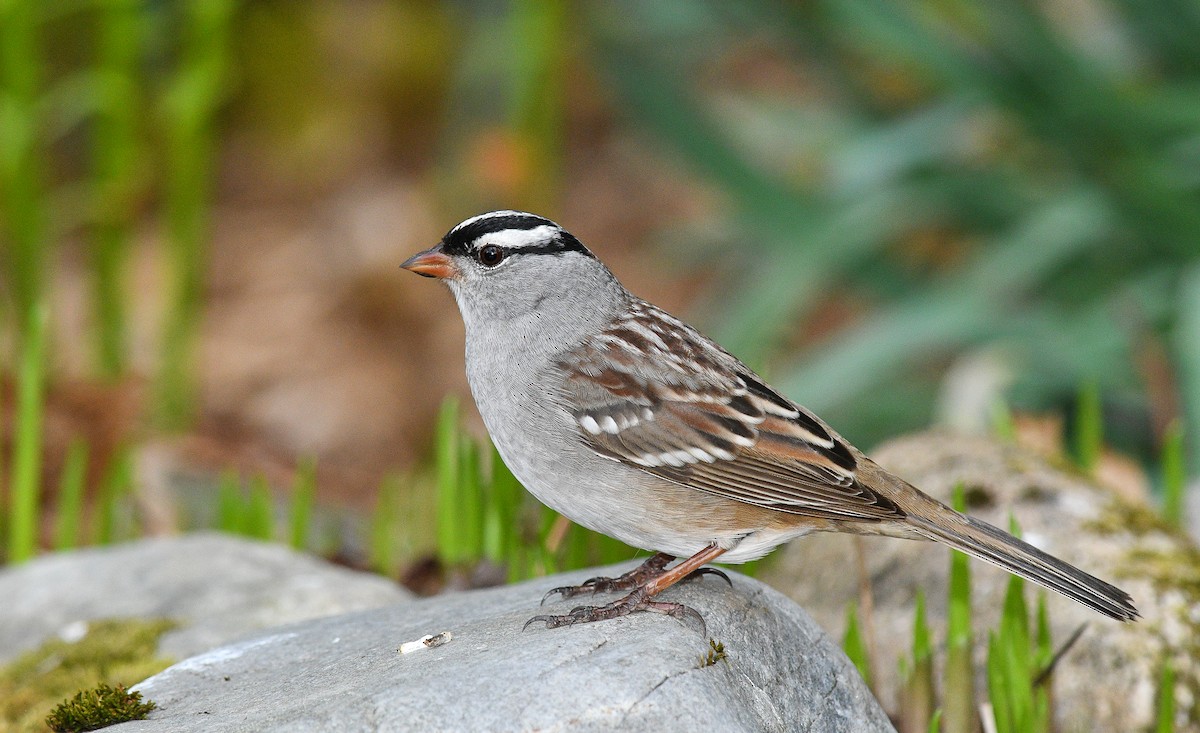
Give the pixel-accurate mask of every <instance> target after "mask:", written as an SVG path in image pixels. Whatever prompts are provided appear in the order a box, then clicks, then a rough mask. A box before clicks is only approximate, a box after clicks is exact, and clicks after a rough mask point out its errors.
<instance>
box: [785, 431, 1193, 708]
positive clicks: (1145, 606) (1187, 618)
mask: <svg viewBox="0 0 1200 733" xmlns="http://www.w3.org/2000/svg"><path fill="white" fill-rule="evenodd" d="M875 458H876V460H878V461H879V463H881V464H882V465H884V466H885V467H887V468H888V469H889V470H892V471H894V472H896V473H897V474H899V475H900V476H903V477H904V478H905V479H907V480H909V481H911V482H912V483H913V484H915V485H916V486H919V487H920V488H921V489H923V490H924V491H926V492H928V493H929V494H932V495H933V496H936V497H938V498H940V499H943V500H948V499H949V497H950V494H951V492H952V490H953V487H954V486H955V485H956V484H957V483H959V482H962V483H963V484H964V486H965V489H966V495H967V498H968V503H969V504H970V506H968V512H969V513H971V514H974V515H976V516H979V517H981V518H983V519H986V520H987V521H989V522H992V523H993V524H996V525H998V526H1001V527H1007V526H1008V516H1009V514H1010V512H1011V514H1012V515H1013V516H1015V517H1016V518H1017V520H1018V523H1019V524H1020V526H1021V528H1022V530H1023V534H1024V536H1025V539H1027V540H1029V541H1030V542H1032V543H1033V544H1035V545H1037V546H1038V547H1041V548H1042V549H1044V550H1046V551H1048V552H1050V553H1052V554H1054V555H1057V556H1059V557H1061V558H1063V559H1064V560H1066V561H1068V562H1070V563H1073V564H1075V565H1077V566H1079V567H1081V568H1083V569H1084V570H1087V571H1088V572H1090V573H1092V574H1093V575H1096V576H1099V577H1100V578H1103V579H1105V580H1108V581H1109V582H1112V583H1114V584H1116V585H1118V586H1119V587H1121V588H1123V589H1125V590H1126V591H1128V592H1129V593H1130V594H1131V595H1132V596H1133V599H1134V603H1135V604H1136V606H1137V608H1138V610H1139V611H1140V612H1141V613H1142V616H1143V618H1142V619H1141V620H1140V621H1138V622H1137V623H1130V624H1122V623H1120V622H1117V621H1112V620H1110V619H1106V618H1104V617H1102V616H1100V615H1098V614H1096V613H1093V612H1092V611H1090V610H1088V609H1087V608H1084V607H1083V606H1080V605H1079V604H1077V603H1074V602H1072V601H1070V600H1067V599H1065V598H1063V597H1061V596H1059V595H1058V594H1056V593H1051V592H1049V591H1047V592H1046V596H1047V604H1048V611H1049V618H1050V622H1051V627H1052V632H1053V638H1054V640H1055V643H1056V644H1061V643H1063V642H1064V641H1065V640H1066V639H1067V638H1068V637H1069V636H1070V635H1071V634H1072V633H1073V632H1074V631H1075V630H1076V629H1077V628H1079V626H1080V625H1082V624H1087V628H1086V630H1085V632H1084V634H1083V636H1082V637H1081V638H1080V640H1079V642H1078V643H1077V644H1076V645H1075V646H1074V647H1073V648H1072V650H1071V651H1070V653H1068V654H1067V655H1066V656H1065V657H1064V658H1063V659H1062V661H1061V662H1060V663H1059V665H1058V667H1057V668H1056V671H1055V674H1054V678H1053V681H1054V695H1053V697H1054V704H1055V710H1056V719H1057V722H1058V724H1059V725H1058V727H1059V729H1060V730H1104V731H1109V730H1111V731H1117V730H1147V729H1150V728H1152V727H1153V726H1152V721H1153V720H1154V715H1155V708H1154V700H1155V694H1156V692H1157V689H1158V679H1159V673H1160V671H1161V669H1162V665H1163V662H1164V660H1166V659H1168V658H1169V659H1171V660H1172V662H1173V664H1174V667H1175V670H1176V688H1175V697H1176V709H1177V710H1178V711H1179V718H1178V720H1177V721H1176V722H1177V724H1178V725H1179V726H1180V727H1179V728H1178V729H1179V730H1184V729H1188V730H1194V729H1196V727H1197V726H1198V725H1200V695H1198V694H1197V692H1198V691H1200V551H1198V550H1197V549H1196V546H1195V545H1194V544H1192V543H1191V542H1190V541H1189V539H1188V538H1187V537H1186V536H1185V535H1184V534H1182V533H1179V532H1172V531H1170V530H1169V529H1167V528H1166V527H1164V526H1163V524H1162V522H1161V521H1159V520H1158V518H1157V515H1156V514H1155V513H1154V512H1153V510H1151V509H1150V508H1148V507H1146V506H1144V505H1139V504H1134V503H1130V502H1128V501H1126V500H1122V499H1120V498H1118V497H1117V496H1115V495H1114V494H1113V493H1112V492H1110V491H1107V490H1104V489H1102V488H1099V487H1097V486H1096V485H1095V484H1094V483H1092V482H1091V481H1089V480H1087V479H1086V478H1084V477H1082V476H1080V475H1078V474H1076V473H1073V472H1070V471H1069V470H1065V469H1064V468H1056V467H1055V466H1053V465H1051V464H1050V463H1049V462H1048V461H1047V460H1046V459H1044V458H1041V457H1039V456H1037V455H1035V454H1033V453H1031V452H1029V451H1027V450H1023V449H1021V448H1018V447H1016V446H1013V445H1008V444H1002V443H997V442H995V441H992V440H988V439H985V438H975V437H962V436H954V435H950V434H941V433H929V434H922V435H916V436H912V437H908V438H904V439H900V440H896V441H893V442H891V443H889V444H887V445H886V446H883V447H881V448H880V450H879V451H877V454H876V456H875ZM856 545H857V546H856ZM860 548H861V552H862V557H863V559H864V561H865V566H866V570H867V574H868V575H869V577H870V581H871V587H872V593H873V598H874V606H875V608H874V615H873V616H874V617H873V624H872V626H873V637H874V639H875V641H876V643H875V648H876V652H877V653H876V656H875V660H874V661H875V665H874V669H873V673H874V682H875V687H876V690H875V692H876V694H877V695H878V696H879V698H880V700H881V701H882V702H883V703H884V705H885V706H886V707H888V708H889V709H893V710H894V709H895V707H894V706H895V696H894V692H895V689H896V680H895V670H896V668H897V658H898V657H899V656H900V655H902V654H904V653H905V652H906V651H907V650H908V649H909V648H911V643H912V623H913V609H914V600H915V593H916V591H917V589H918V588H924V590H925V592H926V595H927V598H928V599H929V606H928V611H929V620H930V622H931V625H932V626H933V628H934V642H935V647H936V646H937V644H938V643H939V642H940V643H944V639H945V610H946V593H947V575H948V570H949V564H950V563H949V555H948V551H947V550H946V549H944V548H942V547H938V546H935V545H934V544H933V543H928V542H913V541H906V540H897V539H891V538H885V537H850V536H846V535H813V536H811V537H807V538H804V539H802V540H800V541H798V542H794V543H792V544H791V545H790V546H788V547H787V548H786V549H784V550H783V551H781V552H780V553H779V555H778V557H776V558H775V559H774V561H773V562H772V563H769V564H768V565H767V567H766V568H765V569H764V571H763V573H762V575H761V577H762V579H763V580H764V581H765V582H767V583H770V584H771V585H772V586H773V587H775V588H778V589H780V590H781V591H783V592H784V593H786V594H787V595H788V596H789V597H791V598H792V599H794V600H795V601H797V602H798V603H799V604H800V605H802V606H803V607H804V608H805V610H807V611H808V612H810V613H811V614H812V615H813V617H814V618H815V619H816V620H817V621H818V622H819V623H820V624H821V625H822V626H823V627H824V628H826V629H828V630H829V631H830V633H832V634H833V635H834V636H835V637H836V638H840V637H841V634H842V633H843V629H844V623H845V611H846V606H847V604H848V603H850V602H852V601H856V600H857V599H858V580H859V577H858V573H857V572H856V571H855V566H856V557H857V555H858V552H859V551H860ZM970 567H971V576H972V577H971V579H972V590H973V593H974V594H973V597H972V601H973V603H972V605H973V613H974V617H975V628H976V630H977V631H978V632H980V633H979V634H978V635H977V637H976V645H975V659H976V663H977V664H976V669H977V670H980V676H979V679H978V680H977V682H976V695H977V697H979V698H980V699H982V698H983V696H984V692H983V691H984V690H985V689H986V688H985V687H984V686H983V679H984V678H983V675H982V670H983V662H984V660H985V659H986V642H987V638H986V631H987V630H988V629H994V628H996V625H997V621H998V619H999V615H1000V610H1001V608H1002V604H1003V597H1004V592H1005V589H1006V587H1007V583H1008V577H1009V576H1008V575H1007V574H1006V573H1004V572H1002V571H1000V570H998V569H996V568H993V567H992V566H990V565H987V564H985V563H982V562H976V561H972V562H971V566H970ZM1035 588H1036V586H1034V585H1033V584H1026V597H1027V598H1029V599H1031V600H1032V599H1033V598H1034V597H1035V596H1034V591H1033V589H1035ZM1031 606H1032V604H1031ZM943 648H944V647H943Z"/></svg>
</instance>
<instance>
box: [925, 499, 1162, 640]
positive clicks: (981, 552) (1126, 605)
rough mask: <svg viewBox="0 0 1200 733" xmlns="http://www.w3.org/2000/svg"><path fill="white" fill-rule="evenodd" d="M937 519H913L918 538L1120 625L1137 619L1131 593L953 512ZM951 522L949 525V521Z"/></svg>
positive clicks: (1003, 532)
mask: <svg viewBox="0 0 1200 733" xmlns="http://www.w3.org/2000/svg"><path fill="white" fill-rule="evenodd" d="M941 509H943V511H944V512H945V513H942V512H939V514H940V516H938V518H937V520H936V521H935V520H931V519H926V518H924V517H921V516H918V515H914V514H909V516H908V521H909V522H910V523H911V524H912V526H913V528H914V529H915V530H916V531H917V532H919V533H920V534H923V535H925V536H926V537H928V538H929V539H932V540H937V541H940V542H944V543H945V544H947V545H950V546H951V547H953V548H955V549H956V550H961V551H963V552H965V553H967V554H968V555H971V556H973V557H976V558H979V559H980V560H984V561H986V562H990V563H992V564H993V565H998V566H999V567H1001V568H1003V569H1004V570H1007V571H1008V572H1010V573H1012V574H1014V575H1019V576H1021V577H1022V578H1025V579H1026V580H1030V581H1032V582H1034V583H1038V584H1040V585H1043V586H1045V587H1046V588H1049V589H1050V590H1053V591H1056V592H1058V593H1061V594H1063V595H1064V596H1066V597H1067V598H1070V599H1072V600H1075V601H1078V602H1079V603H1082V604H1083V605H1085V606H1087V607H1088V608H1091V609H1093V610H1095V611H1098V612H1100V613H1102V614H1104V615H1105V616H1108V617H1110V618H1115V619H1117V620H1119V621H1133V620H1134V619H1136V618H1138V617H1139V614H1138V612H1137V609H1136V608H1134V606H1133V599H1132V598H1131V597H1130V596H1129V594H1128V593H1126V592H1125V591H1123V590H1121V589H1120V588H1117V587H1116V586H1113V585H1110V584H1108V583H1105V582H1104V581H1103V580H1100V579H1099V578H1096V577H1094V576H1092V575H1089V574H1087V573H1085V572H1083V571H1082V570H1080V569H1079V568H1077V567H1074V566H1073V565H1069V564H1067V563H1065V562H1063V561H1062V560H1059V559H1058V558H1056V557H1053V556H1052V555H1049V554H1047V553H1045V552H1042V551H1041V550H1039V549H1037V548H1036V547H1034V546H1033V545H1031V544H1029V543H1028V542H1025V541H1023V540H1020V539H1018V538H1016V537H1013V536H1012V535H1011V534H1009V533H1007V532H1005V531H1003V530H1000V529H998V528H996V527H993V526H992V525H990V524H988V523H987V522H981V521H979V520H977V519H973V518H971V517H968V516H966V515H964V514H959V513H958V512H954V511H953V510H952V509H950V508H949V507H941ZM947 520H949V521H947Z"/></svg>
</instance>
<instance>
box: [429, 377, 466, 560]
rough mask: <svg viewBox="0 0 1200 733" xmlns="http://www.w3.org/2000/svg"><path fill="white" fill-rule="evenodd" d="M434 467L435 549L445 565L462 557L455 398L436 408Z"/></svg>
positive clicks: (463, 550)
mask: <svg viewBox="0 0 1200 733" xmlns="http://www.w3.org/2000/svg"><path fill="white" fill-rule="evenodd" d="M433 450H434V470H435V471H436V474H437V552H438V558H439V559H440V560H441V561H442V562H443V563H445V564H447V565H456V564H458V563H460V562H462V561H463V560H465V559H466V558H465V555H466V552H465V547H464V544H463V537H462V523H461V519H460V517H461V514H460V512H461V511H462V506H461V502H462V499H461V491H460V489H461V484H462V478H461V476H460V474H459V471H460V469H461V467H462V462H461V461H460V460H459V453H460V451H461V448H460V447H459V427H458V398H457V397H454V396H453V395H451V396H448V397H446V399H445V400H444V401H443V402H442V407H441V409H440V410H439V411H438V418H437V426H436V432H435V434H434V447H433Z"/></svg>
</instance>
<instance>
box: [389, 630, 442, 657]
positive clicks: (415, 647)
mask: <svg viewBox="0 0 1200 733" xmlns="http://www.w3.org/2000/svg"><path fill="white" fill-rule="evenodd" d="M453 638H454V635H453V634H451V633H450V632H449V631H443V632H442V633H440V634H426V635H425V636H422V637H421V638H420V639H417V640H415V641H406V642H404V643H403V644H401V645H400V653H401V654H409V653H411V652H418V651H421V650H422V649H432V648H434V647H437V646H441V645H442V644H445V643H446V642H448V641H450V640H451V639H453Z"/></svg>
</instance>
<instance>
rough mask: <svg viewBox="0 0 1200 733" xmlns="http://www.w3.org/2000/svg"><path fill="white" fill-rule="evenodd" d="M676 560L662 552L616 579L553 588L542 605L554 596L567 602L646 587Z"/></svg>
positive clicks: (603, 579) (592, 579)
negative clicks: (582, 597) (567, 600)
mask: <svg viewBox="0 0 1200 733" xmlns="http://www.w3.org/2000/svg"><path fill="white" fill-rule="evenodd" d="M674 559H675V558H674V557H673V556H671V555H668V554H666V553H665V552H660V553H658V554H656V555H652V556H651V557H650V558H649V559H647V560H646V562H644V563H642V564H641V565H638V566H637V567H636V568H634V569H633V570H630V571H629V572H628V573H623V574H621V575H618V576H617V577H615V578H605V577H602V576H598V577H595V578H588V579H587V580H585V581H583V583H581V584H579V585H563V586H559V587H558V588H551V589H550V590H548V591H546V595H544V596H542V603H541V605H543V606H544V605H546V601H548V600H550V598H551V597H553V596H554V595H561V596H562V597H563V600H566V599H568V598H574V597H575V596H582V595H596V594H597V593H615V592H617V591H626V590H633V589H634V588H638V587H640V586H643V585H645V584H646V583H647V581H650V580H653V579H654V578H656V577H658V576H660V575H662V574H663V571H664V570H665V569H666V567H667V565H668V564H670V562H671V561H672V560H674Z"/></svg>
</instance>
